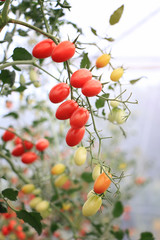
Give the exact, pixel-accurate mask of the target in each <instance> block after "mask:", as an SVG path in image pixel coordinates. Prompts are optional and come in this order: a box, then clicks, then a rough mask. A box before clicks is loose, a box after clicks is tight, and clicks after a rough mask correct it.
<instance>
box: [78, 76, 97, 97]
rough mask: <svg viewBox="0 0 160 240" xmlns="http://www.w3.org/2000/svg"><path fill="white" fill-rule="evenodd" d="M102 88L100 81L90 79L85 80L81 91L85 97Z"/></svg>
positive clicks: (95, 93) (93, 94) (94, 93)
mask: <svg viewBox="0 0 160 240" xmlns="http://www.w3.org/2000/svg"><path fill="white" fill-rule="evenodd" d="M101 90H102V84H101V82H100V81H98V80H95V79H91V80H89V81H87V82H86V83H85V84H84V85H83V87H82V93H83V95H85V96H86V97H93V96H96V95H97V94H98V93H100V92H101Z"/></svg>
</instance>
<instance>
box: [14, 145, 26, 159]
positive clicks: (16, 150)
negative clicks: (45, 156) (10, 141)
mask: <svg viewBox="0 0 160 240" xmlns="http://www.w3.org/2000/svg"><path fill="white" fill-rule="evenodd" d="M24 152H25V149H24V146H23V144H22V143H19V144H17V145H16V146H15V147H14V148H13V150H12V155H13V156H15V157H19V156H21V155H22V154H23V153H24Z"/></svg>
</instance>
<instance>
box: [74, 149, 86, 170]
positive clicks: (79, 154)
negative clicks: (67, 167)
mask: <svg viewBox="0 0 160 240" xmlns="http://www.w3.org/2000/svg"><path fill="white" fill-rule="evenodd" d="M86 159H87V150H86V148H85V147H79V148H78V149H77V150H76V152H75V154H74V162H75V164H76V165H77V166H81V165H83V164H84V163H85V162H86Z"/></svg>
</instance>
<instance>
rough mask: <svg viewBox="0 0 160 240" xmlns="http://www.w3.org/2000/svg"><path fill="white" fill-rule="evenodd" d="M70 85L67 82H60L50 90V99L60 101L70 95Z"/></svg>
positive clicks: (55, 101) (54, 101)
mask: <svg viewBox="0 0 160 240" xmlns="http://www.w3.org/2000/svg"><path fill="white" fill-rule="evenodd" d="M69 93H70V87H69V85H68V84H67V83H58V84H57V85H55V86H54V87H53V88H52V89H51V90H50V92H49V99H50V101H51V102H52V103H60V102H62V101H63V100H64V99H66V98H67V97H68V95H69Z"/></svg>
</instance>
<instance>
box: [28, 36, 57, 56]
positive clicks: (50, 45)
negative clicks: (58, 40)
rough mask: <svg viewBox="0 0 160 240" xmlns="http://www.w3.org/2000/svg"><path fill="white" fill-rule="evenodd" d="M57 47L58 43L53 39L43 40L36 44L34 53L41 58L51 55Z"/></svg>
mask: <svg viewBox="0 0 160 240" xmlns="http://www.w3.org/2000/svg"><path fill="white" fill-rule="evenodd" d="M55 47H56V44H55V43H54V42H53V40H51V39H45V40H42V41H41V42H39V43H37V44H36V45H35V46H34V48H33V50H32V55H33V56H34V57H36V58H39V59H43V58H47V57H50V56H51V54H52V51H53V50H54V48H55Z"/></svg>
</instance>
